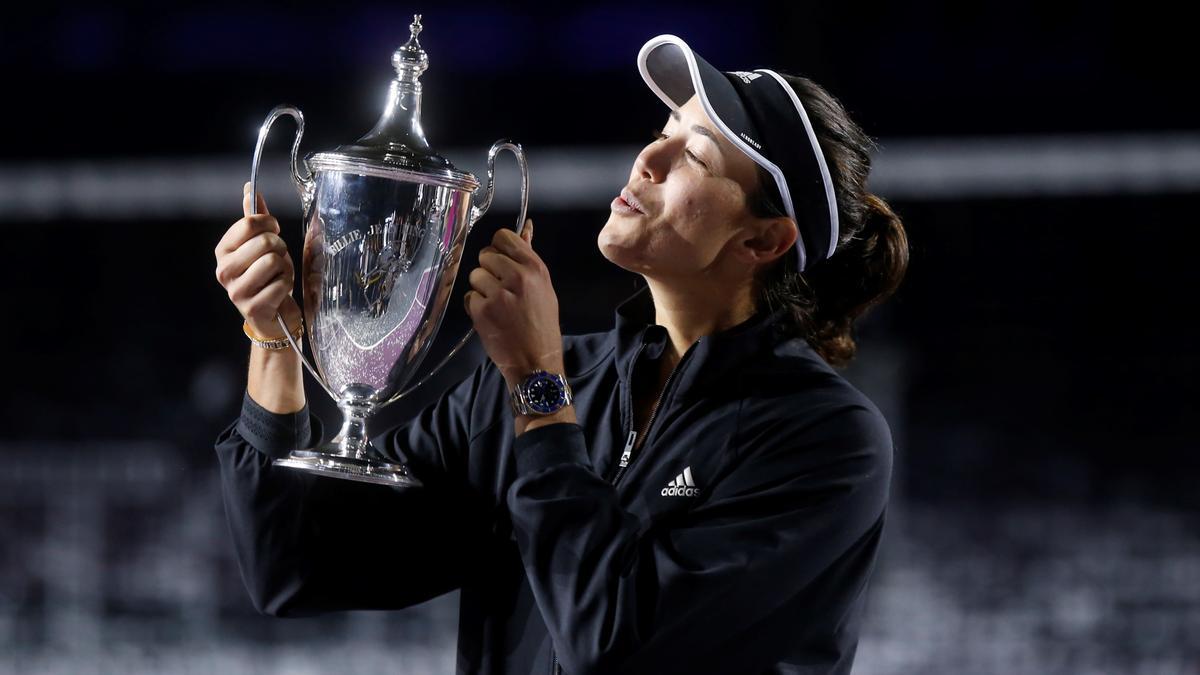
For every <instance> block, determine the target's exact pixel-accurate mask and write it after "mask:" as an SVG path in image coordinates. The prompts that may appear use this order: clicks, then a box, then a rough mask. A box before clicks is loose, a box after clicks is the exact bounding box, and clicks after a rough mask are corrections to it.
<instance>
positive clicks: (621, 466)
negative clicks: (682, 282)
mask: <svg viewBox="0 0 1200 675" xmlns="http://www.w3.org/2000/svg"><path fill="white" fill-rule="evenodd" d="M701 339H703V338H701ZM698 344H700V340H696V342H694V343H692V346H690V347H688V348H687V351H685V352H684V353H683V356H682V357H680V359H679V363H676V364H675V367H674V368H672V369H671V373H670V374H669V375H667V381H666V382H664V383H663V388H662V391H660V392H658V398H656V399H654V407H653V408H651V409H650V418H649V419H647V420H646V425H645V426H644V427H642V429H641V433H640V434H639V433H638V432H637V431H634V430H632V429H631V430H630V431H629V436H628V437H627V438H626V439H625V448H624V449H623V450H622V451H621V459H620V461H619V462H618V464H617V473H616V475H614V476H613V478H612V484H613V485H616V484H617V483H619V482H620V480H621V476H623V475H625V470H626V469H627V468H628V467H629V464H630V463H631V462H632V461H633V453H634V451H635V450H637V449H638V445H637V439H638V438H639V436H640V437H641V439H642V445H645V443H646V440H647V439H648V438H649V436H648V434H649V433H650V431H651V429H653V428H654V420H655V419H656V418H657V417H658V410H659V407H660V406H661V405H662V401H663V399H664V398H666V397H667V394H668V393H670V391H671V383H672V382H674V381H675V375H676V374H677V373H678V372H679V370H680V368H681V367H682V366H683V364H684V362H686V361H687V359H688V357H689V356H691V354H692V350H693V349H695V347H696V345H698ZM629 388H630V391H632V390H633V382H632V378H631V380H630V385H629ZM632 421H633V416H632V415H630V422H632ZM631 426H632V425H631Z"/></svg>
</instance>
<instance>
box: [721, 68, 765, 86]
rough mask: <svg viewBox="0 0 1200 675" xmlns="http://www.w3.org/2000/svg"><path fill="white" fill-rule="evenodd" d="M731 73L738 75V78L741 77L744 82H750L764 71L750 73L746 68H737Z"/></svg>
mask: <svg viewBox="0 0 1200 675" xmlns="http://www.w3.org/2000/svg"><path fill="white" fill-rule="evenodd" d="M729 74H730V75H733V76H735V77H737V78H738V79H740V80H741V81H742V82H745V83H746V84H750V83H751V82H753V81H755V80H757V79H758V78H760V77H762V73H748V72H746V71H744V70H735V71H732V72H730V73H729Z"/></svg>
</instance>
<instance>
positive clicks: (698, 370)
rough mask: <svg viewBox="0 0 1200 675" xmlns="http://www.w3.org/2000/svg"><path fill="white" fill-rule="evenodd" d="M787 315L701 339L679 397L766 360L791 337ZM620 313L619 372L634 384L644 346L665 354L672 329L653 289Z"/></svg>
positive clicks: (682, 367)
mask: <svg viewBox="0 0 1200 675" xmlns="http://www.w3.org/2000/svg"><path fill="white" fill-rule="evenodd" d="M786 312H787V310H786V309H783V308H781V309H776V310H774V311H765V310H760V311H759V312H757V313H756V314H754V316H752V317H750V318H749V319H747V320H745V321H743V322H742V323H740V324H738V325H736V326H733V327H730V328H727V329H725V330H722V331H717V332H716V333H712V334H710V335H706V336H704V337H702V338H700V340H699V341H698V343H697V344H696V345H695V346H694V347H693V348H692V350H691V351H692V353H691V355H690V356H688V357H687V359H686V361H683V362H681V363H680V364H679V365H678V366H676V368H677V372H676V373H675V376H674V378H675V379H676V380H678V382H677V383H676V385H675V392H676V395H685V394H687V393H689V392H694V391H698V390H699V388H700V385H701V384H702V383H705V382H718V381H721V380H722V379H723V378H724V377H725V376H726V375H729V374H731V373H733V372H735V369H736V368H737V367H738V366H739V365H745V364H747V363H749V362H751V361H753V360H754V359H761V358H762V357H763V355H764V350H769V349H770V348H771V347H773V346H774V345H775V344H776V343H778V342H779V341H780V340H782V339H785V338H787V337H788V336H787V334H786V331H785V330H784V326H785V322H784V319H785V318H786ZM614 315H615V319H616V325H615V328H614V329H613V331H614V334H615V341H616V362H617V373H618V376H619V377H620V379H621V381H622V382H623V383H626V384H628V382H629V378H630V375H631V373H632V369H633V365H634V359H635V358H636V357H637V356H638V351H639V348H640V347H642V346H643V345H645V348H646V349H647V350H661V349H662V348H663V347H664V346H665V344H666V340H667V330H666V328H664V327H663V326H660V325H657V324H655V323H654V300H653V298H652V297H651V295H650V288H649V287H648V286H644V287H642V288H641V289H639V290H638V291H637V292H636V293H634V294H633V295H632V296H630V297H629V298H627V299H626V300H624V301H623V302H622V303H621V304H620V305H618V306H617V308H616V311H615V312H614Z"/></svg>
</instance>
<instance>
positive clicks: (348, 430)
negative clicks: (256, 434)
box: [274, 385, 421, 487]
mask: <svg viewBox="0 0 1200 675" xmlns="http://www.w3.org/2000/svg"><path fill="white" fill-rule="evenodd" d="M338 408H339V409H341V411H342V415H343V420H342V429H341V431H339V432H338V435H337V436H336V437H334V439H333V440H332V441H330V442H328V443H326V444H324V445H321V446H320V447H317V448H312V449H310V450H293V451H292V453H291V454H290V455H288V456H287V457H283V458H280V459H276V460H275V462H274V464H275V465H276V466H285V467H288V468H291V469H299V470H300V471H306V472H308V473H313V474H316V475H318V476H329V477H332V478H343V479H346V480H355V481H360V482H363V483H375V484H378V485H390V486H392V487H420V486H421V481H420V480H418V479H417V478H416V476H413V475H412V473H410V472H409V470H408V467H407V466H406V465H404V464H397V463H395V462H392V461H390V460H388V459H386V458H385V457H384V456H383V455H382V454H381V453H380V452H379V451H378V450H376V449H375V448H373V447H372V446H371V437H370V435H369V434H368V433H367V418H368V417H370V416H371V413H372V412H373V411H374V410H375V409H376V408H375V406H374V405H373V403H372V400H371V390H370V388H368V387H364V386H361V385H350V386H349V387H347V388H346V389H344V390H343V392H342V398H341V400H339V401H338Z"/></svg>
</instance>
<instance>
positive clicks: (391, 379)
mask: <svg viewBox="0 0 1200 675" xmlns="http://www.w3.org/2000/svg"><path fill="white" fill-rule="evenodd" d="M409 30H410V31H411V35H410V37H409V40H408V42H407V43H405V44H404V46H402V47H400V49H398V50H396V52H395V53H394V54H393V55H392V65H393V66H395V68H396V79H395V80H393V81H392V84H391V89H390V90H389V92H388V100H387V105H386V107H385V109H384V111H383V115H382V116H381V117H380V118H379V121H378V122H377V123H376V124H375V128H373V129H371V131H369V132H367V134H366V135H365V136H363V137H362V138H360V139H358V141H356V142H355V143H353V144H351V145H343V146H340V147H338V148H337V149H336V150H334V151H332V152H320V153H315V154H309V155H308V156H306V157H305V158H304V159H303V160H302V161H301V160H300V159H298V157H297V151H298V150H299V147H300V139H301V137H302V136H303V134H304V116H303V115H301V113H300V111H299V110H298V109H297V108H295V107H292V106H286V105H281V106H278V107H276V108H275V109H274V110H272V111H271V114H270V115H268V116H267V119H266V121H265V122H263V125H262V128H261V129H260V130H259V133H258V144H257V146H256V147H255V149H254V163H253V165H252V168H251V171H250V183H251V194H257V192H258V190H257V180H258V164H259V160H260V158H261V156H262V149H263V144H264V142H265V141H266V139H267V134H268V132H269V131H270V128H271V125H272V124H273V123H274V122H275V120H277V119H279V118H280V117H281V116H283V115H290V116H291V117H293V118H295V120H296V125H297V131H296V138H295V141H294V143H293V144H292V154H291V171H292V180H293V181H294V182H295V184H296V188H297V190H299V192H300V199H301V201H302V202H303V206H304V217H303V231H304V247H303V253H302V261H301V270H302V272H301V288H302V289H303V302H302V307H303V310H302V313H303V318H304V328H305V332H306V334H307V335H308V339H309V346H310V349H311V350H312V354H313V360H314V361H315V362H316V367H315V368H314V366H313V365H312V364H311V363H309V361H308V359H306V358H305V356H304V351H303V349H302V348H301V346H300V345H299V344H298V343H297V341H296V340H295V339H294V338H292V337H291V335H290V332H289V330H288V327H287V325H286V324H285V323H284V320H283V317H281V316H278V315H277V316H276V317H275V319H276V321H277V322H278V323H279V325H280V327H281V328H282V329H283V331H284V333H285V334H288V341H289V342H290V343H291V346H292V349H294V350H295V351H296V353H297V354H299V355H300V358H301V360H302V361H303V362H304V366H305V367H306V368H307V369H308V372H309V373H311V374H312V376H313V378H314V379H316V380H317V382H319V383H320V384H321V386H322V387H323V388H324V389H325V391H326V392H328V393H329V395H330V396H331V397H332V398H333V399H334V400H335V401H337V404H338V408H339V409H341V411H342V413H343V415H344V420H343V422H342V428H341V430H340V431H339V432H338V434H337V436H335V437H334V438H333V440H332V441H330V442H328V443H325V444H323V445H321V446H319V447H315V448H309V449H297V450H294V451H293V452H292V453H291V455H290V456H288V457H286V458H283V459H277V460H275V464H277V465H279V466H286V467H291V468H294V469H300V470H302V471H308V472H310V473H315V474H319V475H322V476H334V477H338V478H346V479H350V480H357V481H363V482H367V483H379V484H384V485H392V486H397V487H415V486H419V485H420V484H421V483H420V481H419V480H417V479H416V478H415V477H414V476H413V475H412V474H411V473H410V472H409V470H408V468H407V467H406V466H405V465H403V464H397V463H394V462H389V461H388V460H387V459H386V458H384V457H383V456H382V455H381V454H380V453H379V452H378V451H377V450H376V449H375V448H374V447H372V445H371V443H370V437H369V436H368V434H367V418H369V417H370V416H371V415H372V414H373V413H375V412H376V411H377V410H379V409H380V408H382V407H383V406H385V405H388V404H389V403H392V402H394V401H396V400H398V399H399V398H401V397H402V396H405V395H406V394H408V393H409V392H411V391H413V390H414V389H416V388H417V387H419V386H421V384H423V383H424V382H425V381H426V380H428V379H429V378H430V377H431V376H432V375H433V374H434V373H436V372H437V371H438V370H439V369H441V367H442V366H444V365H445V364H446V363H447V362H448V361H449V360H450V359H451V357H453V356H454V355H455V354H456V353H457V352H458V351H459V350H460V349H461V348H462V347H463V345H465V344H466V342H467V340H468V339H470V337H471V335H472V331H468V332H467V334H466V335H464V336H463V337H462V339H460V340H459V341H458V342H457V343H456V344H455V345H454V347H453V348H452V349H451V350H450V351H449V353H447V354H446V356H445V357H444V358H443V359H442V360H441V362H439V363H438V364H437V365H436V366H435V367H434V368H433V370H431V371H430V372H429V373H428V374H427V375H426V376H425V377H424V378H422V379H421V380H420V381H418V382H417V383H416V384H414V385H412V386H409V387H406V385H407V384H408V383H409V381H410V380H411V379H412V378H413V376H414V375H415V374H416V371H417V368H418V367H419V366H420V364H421V361H422V359H424V357H425V355H426V353H427V352H428V351H429V346H430V344H432V342H433V338H434V335H435V334H436V333H437V329H438V326H439V325H440V324H441V322H442V317H443V315H444V314H445V311H446V303H447V300H448V299H449V297H450V292H451V290H452V289H453V287H454V278H455V276H456V274H457V272H458V265H459V259H460V258H461V257H462V248H463V243H464V242H465V241H466V238H467V234H468V233H469V232H470V230H471V227H472V226H473V225H474V224H475V222H476V221H478V220H479V219H480V217H482V216H483V214H484V213H485V212H486V211H487V210H488V207H489V206H490V205H491V203H492V195H493V193H494V191H495V183H494V180H493V174H494V170H495V163H496V155H497V153H499V152H500V151H501V150H508V151H510V152H512V153H513V154H514V155H516V158H517V163H518V164H519V166H520V168H521V211H520V215H519V216H518V218H517V225H516V230H517V233H518V234H519V233H520V232H521V228H522V227H523V225H524V222H525V213H526V208H527V206H528V203H529V171H528V167H527V166H526V163H525V154H524V152H522V150H521V146H519V145H517V144H515V143H512V142H510V141H498V142H496V144H494V145H493V146H492V148H491V150H490V151H489V152H488V165H487V167H488V168H487V183H486V184H485V185H482V186H481V185H480V183H479V181H478V180H477V179H476V178H475V176H473V175H471V174H470V173H467V172H463V171H459V170H457V169H455V168H454V166H453V165H451V164H450V162H449V161H447V160H446V159H444V158H442V157H440V156H438V155H437V154H435V153H434V152H433V151H432V150H431V149H430V147H429V142H428V141H427V140H425V132H424V131H423V130H422V128H421V83H420V82H419V78H420V77H421V73H423V72H425V69H426V68H427V67H428V66H429V59H428V56H427V55H426V54H425V51H424V50H423V49H421V45H420V43H419V42H418V41H417V35H418V34H419V33H420V32H421V16H420V15H419V14H418V15H416V16H415V17H414V19H413V23H412V25H411V26H410V27H409ZM251 201H252V202H254V203H255V206H257V203H256V202H255V200H251Z"/></svg>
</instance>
